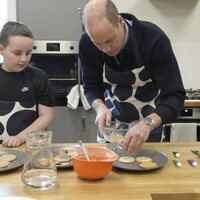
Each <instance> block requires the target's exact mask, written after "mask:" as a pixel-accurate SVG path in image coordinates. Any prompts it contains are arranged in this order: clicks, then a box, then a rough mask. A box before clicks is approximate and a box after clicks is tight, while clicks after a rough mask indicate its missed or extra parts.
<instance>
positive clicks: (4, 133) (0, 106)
mask: <svg viewBox="0 0 200 200" xmlns="http://www.w3.org/2000/svg"><path fill="white" fill-rule="evenodd" d="M24 76H25V80H26V81H25V83H26V85H25V86H24V87H23V88H22V90H26V91H24V92H29V95H30V96H32V97H33V98H32V99H35V92H34V87H33V84H32V82H31V81H30V79H29V77H28V74H27V72H26V71H24ZM36 118H37V104H36V101H32V102H16V101H0V143H2V141H3V140H4V139H5V138H7V137H8V136H15V135H17V134H18V133H20V132H21V131H22V130H24V129H25V128H26V127H28V126H29V125H30V124H32V123H33V122H34V121H35V119H36Z"/></svg>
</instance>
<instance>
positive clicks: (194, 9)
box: [113, 0, 200, 89]
mask: <svg viewBox="0 0 200 200" xmlns="http://www.w3.org/2000/svg"><path fill="white" fill-rule="evenodd" d="M113 2H114V3H115V5H116V6H117V8H118V10H119V12H129V13H132V14H134V15H135V16H136V17H137V18H138V19H141V20H146V21H151V22H153V23H155V24H157V25H158V26H160V27H161V28H162V29H163V30H164V31H165V33H166V34H167V35H168V37H169V38H170V40H171V43H172V47H173V49H174V53H175V55H176V58H177V61H178V63H179V67H180V71H181V74H182V78H183V82H184V86H185V88H186V89H188V88H193V89H200V78H199V77H200V25H199V24H200V23H199V20H200V0H131V1H130V0H124V1H122V0H113Z"/></svg>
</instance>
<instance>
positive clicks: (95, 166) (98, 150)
mask: <svg viewBox="0 0 200 200" xmlns="http://www.w3.org/2000/svg"><path fill="white" fill-rule="evenodd" d="M86 151H87V153H88V156H89V158H90V160H89V161H88V160H87V159H86V157H85V155H84V154H83V152H82V150H81V149H80V148H78V149H76V150H74V151H73V152H71V156H72V163H73V168H74V171H75V172H76V173H77V175H78V176H80V177H81V178H84V179H88V180H98V179H102V178H104V177H105V176H107V175H108V174H109V173H110V171H111V170H112V165H113V162H114V161H115V160H117V159H118V158H119V156H118V155H117V154H116V153H115V152H113V151H112V150H110V149H107V148H102V147H86Z"/></svg>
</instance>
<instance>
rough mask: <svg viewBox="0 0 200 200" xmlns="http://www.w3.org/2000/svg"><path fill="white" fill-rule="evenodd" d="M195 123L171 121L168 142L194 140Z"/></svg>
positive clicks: (195, 135)
mask: <svg viewBox="0 0 200 200" xmlns="http://www.w3.org/2000/svg"><path fill="white" fill-rule="evenodd" d="M196 141H197V124H196V123H172V125H171V132H170V142H196Z"/></svg>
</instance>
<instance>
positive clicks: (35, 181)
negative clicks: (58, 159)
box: [22, 131, 57, 190]
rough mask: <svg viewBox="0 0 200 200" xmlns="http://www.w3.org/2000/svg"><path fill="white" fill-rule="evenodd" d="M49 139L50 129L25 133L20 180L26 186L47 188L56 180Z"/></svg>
mask: <svg viewBox="0 0 200 200" xmlns="http://www.w3.org/2000/svg"><path fill="white" fill-rule="evenodd" d="M51 140H52V132H51V131H37V132H32V133H29V134H28V135H27V138H26V157H25V163H24V169H23V173H22V181H23V182H24V184H25V185H26V186H27V187H28V188H31V189H35V190H47V189H49V188H51V187H53V186H54V185H55V183H56V181H57V169H56V166H55V164H54V159H53V153H52V151H51V149H50V146H51Z"/></svg>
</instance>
